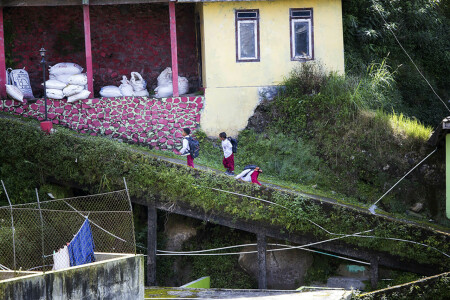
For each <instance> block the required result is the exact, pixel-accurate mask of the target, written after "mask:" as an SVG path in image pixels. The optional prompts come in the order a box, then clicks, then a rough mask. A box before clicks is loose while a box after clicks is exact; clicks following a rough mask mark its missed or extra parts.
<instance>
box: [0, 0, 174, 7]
mask: <svg viewBox="0 0 450 300" xmlns="http://www.w3.org/2000/svg"><path fill="white" fill-rule="evenodd" d="M169 1H171V0H64V1H61V0H34V1H25V0H0V7H33V6H75V5H84V4H89V5H117V4H146V3H168V2H169Z"/></svg>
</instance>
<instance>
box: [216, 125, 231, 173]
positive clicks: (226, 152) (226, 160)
mask: <svg viewBox="0 0 450 300" xmlns="http://www.w3.org/2000/svg"><path fill="white" fill-rule="evenodd" d="M219 138H220V140H221V141H222V150H223V160H222V163H223V166H224V167H225V169H227V171H226V172H225V174H227V175H230V176H234V154H233V146H232V145H231V142H230V140H228V139H227V134H226V133H225V132H221V133H220V134H219Z"/></svg>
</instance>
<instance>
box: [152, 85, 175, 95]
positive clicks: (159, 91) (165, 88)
mask: <svg viewBox="0 0 450 300" xmlns="http://www.w3.org/2000/svg"><path fill="white" fill-rule="evenodd" d="M155 92H156V94H155V97H156V98H165V97H171V96H172V95H173V87H172V82H170V84H167V85H162V86H158V87H157V88H156V89H155Z"/></svg>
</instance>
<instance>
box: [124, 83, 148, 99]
mask: <svg viewBox="0 0 450 300" xmlns="http://www.w3.org/2000/svg"><path fill="white" fill-rule="evenodd" d="M119 90H120V93H121V94H122V95H123V96H125V97H131V96H136V93H139V92H140V91H138V92H134V90H133V87H132V86H131V84H123V83H122V84H121V85H120V86H119ZM144 91H146V90H144Z"/></svg>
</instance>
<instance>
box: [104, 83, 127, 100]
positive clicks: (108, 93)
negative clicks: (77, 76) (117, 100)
mask: <svg viewBox="0 0 450 300" xmlns="http://www.w3.org/2000/svg"><path fill="white" fill-rule="evenodd" d="M100 96H102V97H122V96H123V95H122V93H121V92H120V89H119V88H118V87H117V86H114V85H108V86H104V87H102V88H101V90H100Z"/></svg>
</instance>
